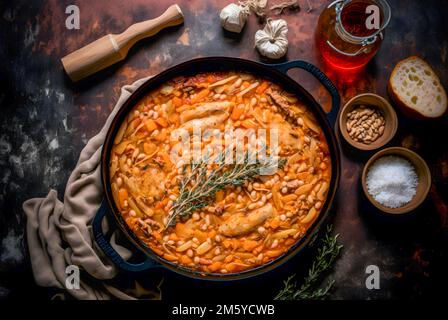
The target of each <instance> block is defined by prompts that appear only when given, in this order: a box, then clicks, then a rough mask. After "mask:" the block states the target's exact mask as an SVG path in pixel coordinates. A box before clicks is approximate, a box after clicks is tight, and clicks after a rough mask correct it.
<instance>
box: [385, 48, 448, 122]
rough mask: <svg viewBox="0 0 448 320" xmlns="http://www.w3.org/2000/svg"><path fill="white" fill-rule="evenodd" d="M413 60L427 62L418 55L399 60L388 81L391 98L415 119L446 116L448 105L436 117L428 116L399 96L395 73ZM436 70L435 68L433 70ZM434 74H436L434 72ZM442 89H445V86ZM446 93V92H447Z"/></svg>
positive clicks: (402, 110) (405, 113) (403, 111)
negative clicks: (394, 87) (394, 80)
mask: <svg viewBox="0 0 448 320" xmlns="http://www.w3.org/2000/svg"><path fill="white" fill-rule="evenodd" d="M411 60H422V61H423V62H425V63H426V64H427V62H426V61H425V60H423V59H422V58H420V57H418V56H410V57H408V58H406V59H404V60H401V61H399V62H398V63H397V64H396V65H395V67H394V68H393V70H392V72H391V74H390V76H389V81H388V83H387V92H388V94H389V97H390V98H391V100H392V101H393V102H394V104H395V105H396V106H397V107H398V108H399V109H400V111H401V112H402V113H403V114H404V115H406V116H407V117H410V118H414V119H419V120H435V119H440V118H441V117H443V116H445V115H447V114H448V106H445V111H444V112H443V113H442V114H440V115H438V116H436V117H428V116H427V115H424V114H422V113H421V112H419V111H417V110H416V109H414V108H412V107H409V106H408V105H407V104H406V103H405V102H404V101H402V100H401V99H400V97H399V95H398V94H397V93H396V92H395V91H394V89H393V88H392V78H393V77H394V75H395V73H396V72H397V71H398V70H399V68H400V67H401V66H402V65H403V64H405V63H407V62H408V61H411ZM431 69H432V68H431ZM433 72H434V70H433ZM434 74H436V73H435V72H434ZM439 81H440V79H439ZM442 89H443V90H444V88H443V86H442ZM445 94H446V92H445Z"/></svg>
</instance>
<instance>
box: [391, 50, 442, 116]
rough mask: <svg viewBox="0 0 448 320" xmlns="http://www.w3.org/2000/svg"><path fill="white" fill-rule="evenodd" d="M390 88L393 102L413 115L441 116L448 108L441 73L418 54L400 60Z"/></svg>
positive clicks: (393, 73) (406, 112)
mask: <svg viewBox="0 0 448 320" xmlns="http://www.w3.org/2000/svg"><path fill="white" fill-rule="evenodd" d="M388 89H389V94H390V96H391V98H392V99H393V100H394V102H395V103H396V104H397V105H398V106H399V107H400V108H401V109H402V110H403V112H404V113H405V114H408V115H410V116H414V117H417V118H438V117H440V116H442V115H443V114H444V113H445V112H446V110H447V103H448V102H447V95H446V92H445V89H444V88H443V86H442V84H441V83H440V80H439V77H438V76H437V75H436V74H435V72H434V71H433V70H432V68H431V67H430V66H429V65H428V64H427V63H426V61H424V60H423V59H421V58H419V57H416V56H412V57H409V58H407V59H405V60H402V61H400V62H398V63H397V65H396V66H395V68H394V70H393V71H392V74H391V76H390V79H389V85H388Z"/></svg>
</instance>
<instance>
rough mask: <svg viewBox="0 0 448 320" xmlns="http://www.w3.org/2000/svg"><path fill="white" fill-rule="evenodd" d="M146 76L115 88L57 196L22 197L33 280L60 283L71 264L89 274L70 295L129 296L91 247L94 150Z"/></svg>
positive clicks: (96, 175) (96, 178)
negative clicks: (110, 103)
mask: <svg viewBox="0 0 448 320" xmlns="http://www.w3.org/2000/svg"><path fill="white" fill-rule="evenodd" d="M147 79H148V78H144V79H140V80H137V81H136V82H134V83H133V84H132V85H127V86H124V87H123V88H122V89H121V95H120V98H119V100H118V102H117V104H116V105H115V107H114V109H113V110H112V113H111V114H110V115H109V117H108V119H107V120H106V123H105V125H104V127H103V128H102V129H101V131H100V132H99V133H98V134H97V135H96V136H94V137H93V138H91V139H90V140H89V141H88V143H87V145H86V146H85V147H84V149H83V150H82V151H81V154H80V156H79V160H78V163H77V165H76V167H75V169H74V170H73V172H72V174H71V175H70V177H69V179H68V182H67V186H66V190H65V194H64V199H63V202H61V201H60V200H58V197H57V192H56V191H55V190H50V192H49V193H48V195H47V196H46V197H45V198H34V199H30V200H27V201H25V202H24V204H23V210H24V211H25V214H26V216H27V218H28V219H27V230H26V232H27V241H28V247H29V251H30V258H31V265H32V269H33V274H34V278H35V280H36V282H37V284H38V285H41V286H44V287H57V288H62V289H66V285H65V281H66V278H67V274H66V267H67V266H68V265H76V266H78V267H79V268H80V269H81V270H82V272H87V273H88V274H89V275H90V276H92V277H84V278H88V279H83V274H81V277H80V280H81V281H80V288H79V289H67V290H68V292H69V293H70V294H71V295H73V296H74V297H75V298H77V299H109V298H113V297H116V298H120V299H131V298H133V297H131V296H129V295H127V294H125V293H124V292H122V291H121V290H119V289H118V288H114V287H112V286H111V285H109V284H107V281H104V280H108V279H112V278H114V277H115V276H116V275H117V273H118V270H117V268H116V267H115V266H114V265H113V264H112V263H111V262H109V261H108V260H107V259H106V258H105V257H104V255H103V253H102V252H101V250H100V249H99V248H97V247H96V244H95V242H94V239H93V236H92V232H91V223H92V220H93V217H94V216H95V213H96V211H97V210H98V208H99V206H100V203H101V200H102V197H103V191H102V186H101V173H100V172H101V165H100V155H101V148H102V145H103V142H104V139H105V137H106V133H107V130H108V129H109V126H110V124H111V122H112V119H113V118H114V116H115V114H116V113H117V111H118V110H119V109H120V107H121V106H122V105H123V103H124V102H125V101H126V99H127V98H128V97H129V96H130V95H131V94H132V93H133V92H134V91H135V89H137V88H138V87H139V86H140V85H141V84H143V83H144V82H145V81H146V80H147ZM111 244H112V246H113V247H114V248H115V249H116V250H117V251H118V252H119V253H120V255H121V256H122V257H123V258H124V259H128V258H129V257H130V256H131V252H130V251H129V250H127V249H125V248H124V247H121V246H119V245H117V244H116V243H115V234H114V236H112V239H111Z"/></svg>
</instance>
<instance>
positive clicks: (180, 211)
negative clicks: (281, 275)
mask: <svg viewBox="0 0 448 320" xmlns="http://www.w3.org/2000/svg"><path fill="white" fill-rule="evenodd" d="M285 163H286V160H285V159H280V160H279V161H278V163H276V162H273V161H267V162H255V163H251V162H250V157H249V156H248V153H245V155H244V158H243V162H242V163H240V164H235V165H226V164H225V163H224V162H223V163H221V164H220V165H219V166H218V167H217V168H216V169H214V170H211V171H208V170H207V166H208V164H207V162H206V161H203V160H201V161H198V162H196V163H192V164H190V172H189V173H188V174H187V166H184V174H185V177H184V178H183V179H182V182H181V183H180V187H179V196H178V198H177V200H176V201H175V203H174V204H173V206H172V207H171V210H170V217H169V219H168V222H167V224H166V226H167V227H172V226H174V225H175V224H176V223H177V220H178V218H185V217H188V216H189V215H191V214H192V213H193V212H194V211H195V210H198V209H201V208H203V207H206V206H207V205H208V204H210V202H212V200H213V198H214V196H215V195H216V193H217V192H218V191H219V190H222V189H224V188H225V187H227V186H230V185H234V186H240V185H242V184H244V182H245V181H247V180H250V179H252V178H254V177H255V176H257V175H259V174H260V171H261V170H272V169H275V168H277V167H278V168H282V167H283V166H284V165H285ZM208 172H209V174H207V173H208ZM191 184H192V186H191V187H190V188H189V187H188V186H189V185H191Z"/></svg>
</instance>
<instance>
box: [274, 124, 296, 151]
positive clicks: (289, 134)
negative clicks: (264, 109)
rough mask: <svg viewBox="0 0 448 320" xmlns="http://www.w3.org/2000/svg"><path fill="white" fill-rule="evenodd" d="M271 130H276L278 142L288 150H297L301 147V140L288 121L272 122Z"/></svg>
mask: <svg viewBox="0 0 448 320" xmlns="http://www.w3.org/2000/svg"><path fill="white" fill-rule="evenodd" d="M271 130H277V134H278V142H279V144H280V145H281V146H283V147H285V149H287V150H288V151H298V150H300V149H301V148H302V140H301V139H300V136H299V135H298V134H297V132H296V131H295V130H294V129H293V128H292V126H291V125H290V124H289V123H288V122H285V121H283V122H274V123H273V124H272V126H271Z"/></svg>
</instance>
